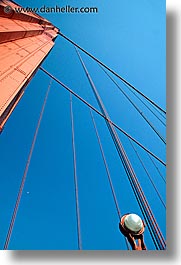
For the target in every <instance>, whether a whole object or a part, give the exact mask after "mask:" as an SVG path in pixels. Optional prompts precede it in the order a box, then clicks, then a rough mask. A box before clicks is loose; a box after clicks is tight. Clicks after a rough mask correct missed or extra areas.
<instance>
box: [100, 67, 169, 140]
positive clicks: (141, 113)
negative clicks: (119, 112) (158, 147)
mask: <svg viewBox="0 0 181 265" xmlns="http://www.w3.org/2000/svg"><path fill="white" fill-rule="evenodd" d="M101 69H102V70H103V71H104V73H105V74H106V75H107V76H108V77H109V79H110V80H111V81H112V82H113V83H114V84H115V85H116V86H117V87H118V88H119V90H120V91H121V93H122V94H123V95H124V96H125V97H126V98H127V99H128V101H129V102H130V103H131V104H132V105H133V107H134V108H135V109H136V110H137V111H138V113H139V114H140V115H141V116H142V117H143V119H144V120H145V121H146V122H147V124H148V125H149V126H150V127H151V129H152V130H153V131H154V132H155V133H156V134H157V135H158V137H159V138H160V139H161V140H162V142H164V144H166V140H165V139H164V137H163V136H162V135H161V134H160V133H159V132H158V130H157V129H156V128H155V127H154V125H153V124H152V123H151V122H150V121H149V120H148V118H147V117H146V116H145V114H144V113H143V111H141V110H140V109H139V108H138V106H137V105H136V104H135V103H134V102H133V101H132V100H131V98H130V97H129V96H128V95H127V94H126V93H125V92H124V90H123V89H122V88H121V87H120V86H119V85H118V83H117V82H116V81H115V80H114V79H113V78H112V77H111V76H110V75H109V74H108V73H107V72H106V71H105V70H104V69H103V68H102V67H101Z"/></svg>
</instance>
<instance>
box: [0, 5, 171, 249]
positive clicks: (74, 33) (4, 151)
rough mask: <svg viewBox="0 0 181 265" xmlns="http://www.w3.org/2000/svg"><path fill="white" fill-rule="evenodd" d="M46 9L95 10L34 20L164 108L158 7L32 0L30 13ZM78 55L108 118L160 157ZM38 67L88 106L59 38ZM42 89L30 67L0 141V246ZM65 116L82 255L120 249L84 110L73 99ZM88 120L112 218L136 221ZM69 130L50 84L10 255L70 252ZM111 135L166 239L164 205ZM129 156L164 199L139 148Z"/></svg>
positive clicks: (134, 116) (145, 129)
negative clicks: (13, 251) (24, 87)
mask: <svg viewBox="0 0 181 265" xmlns="http://www.w3.org/2000/svg"><path fill="white" fill-rule="evenodd" d="M18 3H19V4H20V5H23V6H24V7H26V6H29V7H30V6H31V7H35V1H25V0H23V1H21V0H19V1H18ZM56 4H57V5H60V6H64V5H67V4H68V5H72V6H78V7H81V6H96V7H98V9H99V13H98V14H55V13H52V14H42V15H43V16H44V17H46V18H47V19H48V20H50V21H51V22H52V23H54V24H55V25H56V26H57V27H59V28H60V30H61V31H62V32H63V33H64V34H65V35H67V36H68V37H70V38H72V39H73V40H74V41H75V42H77V43H78V44H80V45H81V46H82V47H84V48H85V49H87V50H88V51H89V52H91V53H92V54H94V55H95V56H97V57H98V58H99V59H100V60H102V61H103V62H104V63H106V64H107V65H109V66H110V67H111V68H112V69H114V70H115V71H116V72H117V73H119V74H120V75H121V76H123V77H124V78H125V79H127V80H128V81H129V82H130V83H132V84H133V85H134V86H136V87H137V88H139V89H140V90H141V91H142V92H143V93H145V94H146V95H147V96H149V97H150V98H151V99H153V100H154V101H155V102H157V103H158V104H159V105H160V106H161V107H163V108H164V109H165V108H166V58H165V54H166V43H165V34H166V32H165V28H166V24H165V19H166V12H165V1H162V0H153V1H149V0H137V1H134V0H129V1H128V0H113V1H106V0H97V1H93V0H91V1H90V0H89V1H88V0H82V1H77V0H74V1H73V0H72V1H71V0H69V1H68V0H66V1H65V0H62V1H55V0H53V1H49V0H46V1H45V0H44V1H40V0H39V1H36V5H37V7H41V6H42V5H46V6H51V7H53V6H54V5H56ZM82 57H83V59H84V60H85V63H86V65H87V67H88V69H89V71H90V74H91V76H92V78H93V80H94V82H95V84H96V86H97V88H98V91H99V93H100V95H101V97H102V99H103V101H104V104H105V106H106V108H107V110H108V112H109V115H110V117H111V119H112V120H113V121H115V122H116V123H117V124H119V125H120V127H121V128H123V129H124V130H126V131H127V132H128V133H129V134H131V135H132V136H133V137H135V138H136V139H138V140H139V141H140V142H142V143H143V144H144V145H145V146H146V147H148V148H149V149H150V150H152V151H153V152H154V153H155V154H157V155H158V156H159V157H161V158H162V159H163V160H165V159H166V158H165V157H166V153H165V147H164V144H163V143H162V142H161V141H160V140H159V139H158V137H157V136H155V134H154V133H153V131H151V130H150V128H149V126H148V125H147V124H146V123H145V121H144V120H143V119H142V118H141V117H140V116H139V114H138V113H136V112H135V110H134V109H133V107H132V106H131V105H130V104H129V103H128V102H127V100H126V99H125V98H124V97H123V96H122V94H121V93H120V92H119V91H118V89H117V88H116V87H115V86H114V85H113V84H112V83H111V82H110V81H109V79H108V78H107V77H106V76H105V75H104V74H103V73H102V72H101V70H100V69H99V67H98V66H97V65H96V63H95V62H93V61H92V60H91V59H90V58H88V57H87V56H86V55H84V54H82ZM43 67H44V68H45V69H47V70H48V71H50V72H51V73H52V74H53V75H55V76H56V77H58V78H59V79H60V80H62V81H63V82H64V83H65V84H67V85H68V86H69V87H70V88H71V89H73V90H74V91H75V92H77V93H79V94H80V95H81V96H82V97H84V98H85V99H86V100H88V101H89V102H90V103H91V104H93V105H94V106H96V107H98V106H97V103H96V101H95V98H94V96H93V93H92V91H91V88H90V86H89V83H88V81H87V79H86V77H85V74H84V72H83V70H82V67H81V65H80V63H79V61H78V58H77V56H76V54H75V50H74V48H73V47H72V46H71V45H70V44H68V43H67V42H66V41H65V40H63V39H61V37H58V38H57V39H56V42H55V46H54V48H53V50H52V51H51V53H50V54H49V56H48V57H47V59H46V61H45V62H44V63H43ZM117 81H118V80H117ZM118 82H119V81H118ZM48 83H49V77H47V76H46V75H45V74H44V73H42V72H41V71H38V73H37V74H36V76H35V77H34V78H33V80H32V81H31V83H30V84H29V85H28V87H27V90H26V93H25V95H24V97H23V99H22V100H21V102H20V103H19V105H18V106H17V108H16V110H15V111H14V112H13V114H12V116H11V117H10V119H9V120H8V122H7V124H6V127H5V129H4V131H3V133H2V135H1V136H0V149H1V152H0V169H1V170H0V171H1V173H0V174H1V175H0V183H1V185H0V247H1V248H3V243H4V241H5V237H6V233H7V230H8V224H9V222H10V219H11V214H12V210H13V207H14V204H15V199H16V196H17V192H18V189H19V185H20V182H21V178H22V175H23V171H24V168H25V164H26V161H27V156H28V153H29V148H30V145H31V142H32V138H33V134H34V130H35V127H36V124H37V120H38V116H39V113H40V109H41V106H42V103H43V99H44V95H45V93H46V89H47V86H48ZM120 84H121V83H120ZM123 88H125V87H124V86H123ZM125 91H127V90H126V88H125ZM129 94H130V93H129ZM130 95H131V94H130ZM132 98H133V99H134V100H135V102H136V103H137V104H138V105H139V106H140V107H141V106H142V105H141V104H140V103H139V101H138V100H136V99H135V97H132ZM73 110H74V118H75V144H76V151H77V175H78V185H79V200H80V215H81V232H82V245H83V249H91V250H104V249H105V250H109V249H110V250H119V249H123V250H124V249H126V246H125V241H124V238H123V236H122V235H121V234H120V232H119V229H118V223H119V219H118V217H117V213H116V209H115V205H114V201H113V198H112V194H111V190H110V186H109V183H108V180H107V176H106V172H105V168H104V165H103V161H102V158H101V154H100V150H99V146H98V143H97V138H96V136H95V132H94V129H93V125H92V122H91V119H90V114H89V110H88V108H87V107H86V106H84V105H83V104H82V103H81V102H79V101H78V100H77V99H75V98H73ZM142 110H143V111H144V112H145V114H148V117H149V118H150V120H151V121H152V122H153V123H154V124H155V126H156V127H157V128H158V129H159V130H160V131H161V132H162V134H163V135H164V136H165V130H164V127H163V126H162V125H160V123H159V122H158V121H157V120H156V119H155V118H154V117H153V116H152V115H150V114H149V113H148V112H147V110H145V108H144V107H142ZM94 117H95V120H96V123H97V126H98V130H99V133H100V136H101V140H102V143H103V147H104V150H105V154H106V158H107V162H108V165H109V169H110V172H111V176H112V181H113V184H114V186H115V190H116V194H117V198H118V202H119V206H120V209H121V212H122V213H123V214H124V213H127V212H134V213H137V214H139V215H140V216H142V214H141V212H140V209H139V207H138V205H137V203H136V200H135V197H134V195H133V193H132V189H131V187H130V184H129V183H128V181H127V177H126V174H125V172H124V170H123V167H122V165H121V163H120V159H119V157H118V155H117V152H116V150H115V147H114V145H113V143H112V139H111V137H110V135H109V133H108V130H107V127H106V126H105V122H104V121H103V120H102V118H101V117H98V116H97V115H96V114H95V115H94ZM70 125H71V124H70V108H69V93H68V92H67V91H65V90H64V89H63V88H62V87H60V86H59V85H57V84H56V83H55V82H53V84H52V88H51V91H50V94H49V98H48V102H47V105H46V109H45V113H44V116H43V120H42V123H41V127H40V130H39V134H38V138H37V142H36V145H35V149H34V153H33V157H32V160H31V165H30V168H29V172H28V175H27V181H26V184H25V188H24V192H23V196H22V201H21V204H20V208H19V212H18V215H17V219H16V223H15V226H14V231H13V235H12V238H11V243H10V249H62V250H64V249H77V231H76V215H75V194H74V182H73V162H72V146H71V126H70ZM118 134H119V136H120V139H121V140H122V142H123V145H124V147H125V150H126V151H127V153H128V156H129V159H130V161H131V162H132V165H133V168H134V169H135V172H136V173H137V177H138V179H139V181H140V183H141V185H142V187H143V190H144V192H145V194H146V196H147V199H148V201H149V203H150V206H151V208H152V210H153V212H154V214H155V217H156V219H157V222H158V224H159V226H160V228H161V230H162V232H163V234H164V235H166V220H165V217H166V213H165V209H164V208H163V206H162V204H161V203H160V201H159V199H158V197H157V195H156V193H155V191H154V189H153V187H152V186H151V184H150V181H149V180H148V178H147V176H146V174H145V172H144V171H143V169H142V168H141V166H140V164H139V161H138V160H137V158H136V156H135V154H134V152H133V150H132V149H131V146H130V144H129V142H128V140H127V139H126V138H125V137H124V136H123V135H122V134H121V133H119V132H118ZM137 150H138V151H139V152H140V154H141V156H142V158H143V160H144V162H145V164H146V165H147V167H148V170H149V172H150V173H151V175H152V178H153V180H154V182H155V183H156V185H157V188H158V190H159V192H160V194H161V196H162V197H163V198H164V200H165V198H166V187H165V184H164V182H163V180H162V179H161V178H160V176H159V175H158V173H157V171H156V170H155V168H154V167H153V166H152V164H151V163H150V160H149V159H148V156H147V155H146V154H145V152H143V151H142V150H141V149H140V148H137ZM156 163H157V162H156ZM157 166H158V167H159V169H160V171H161V172H162V174H163V175H165V174H166V172H165V168H164V167H163V166H161V165H160V164H159V163H157ZM145 242H146V245H147V247H148V248H149V249H154V244H153V242H152V240H151V237H150V235H149V232H148V229H146V231H145Z"/></svg>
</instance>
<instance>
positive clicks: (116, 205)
mask: <svg viewBox="0 0 181 265" xmlns="http://www.w3.org/2000/svg"><path fill="white" fill-rule="evenodd" d="M90 115H91V119H92V123H93V126H94V130H95V133H96V136H97V140H98V144H99V148H100V151H101V155H102V159H103V162H104V166H105V169H106V173H107V177H108V181H109V185H110V188H111V192H112V196H113V200H114V204H115V207H116V211H117V214H118V217H119V221H120V220H121V211H120V208H119V204H118V200H117V197H116V192H115V190H114V185H113V182H112V179H111V174H110V171H109V167H108V164H107V161H106V156H105V154H104V149H103V146H102V143H101V138H100V135H99V132H98V129H97V126H96V122H95V119H94V116H93V113H92V110H91V109H90ZM125 243H126V247H127V249H128V250H129V249H130V248H129V245H128V240H127V238H125Z"/></svg>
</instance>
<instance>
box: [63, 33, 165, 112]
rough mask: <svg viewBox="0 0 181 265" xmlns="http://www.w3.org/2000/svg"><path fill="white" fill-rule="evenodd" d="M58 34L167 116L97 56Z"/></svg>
mask: <svg viewBox="0 0 181 265" xmlns="http://www.w3.org/2000/svg"><path fill="white" fill-rule="evenodd" d="M58 34H59V35H60V36H61V37H63V38H64V39H66V40H67V41H68V42H70V43H71V44H73V45H74V46H75V47H77V48H78V49H79V50H81V51H83V52H84V53H85V54H87V55H88V56H89V57H91V58H92V59H93V60H94V61H96V62H97V63H99V64H100V65H102V66H103V67H104V68H106V69H107V70H108V71H109V72H111V73H112V74H114V75H115V76H116V77H118V78H119V79H120V80H122V81H123V82H124V83H125V84H127V85H128V86H129V87H130V88H131V89H133V90H134V91H136V92H137V93H138V94H140V95H141V96H142V97H144V98H145V99H146V100H147V101H149V102H150V103H151V104H152V105H154V106H155V107H156V108H158V109H159V110H160V111H161V112H163V113H165V114H166V111H165V110H163V109H162V108H161V107H160V106H158V105H157V104H156V103H155V102H154V101H153V100H151V99H149V98H148V97H147V96H146V95H144V94H143V93H142V92H141V91H139V90H138V89H137V88H136V87H134V86H133V85H132V84H130V83H129V82H128V81H126V80H125V79H124V78H122V77H121V76H120V75H118V74H117V73H116V72H115V71H113V70H112V69H111V68H110V67H108V66H107V65H105V64H104V63H102V62H101V61H100V60H98V59H97V58H96V57H95V56H93V55H92V54H90V53H89V52H87V51H86V50H85V49H83V48H82V47H80V46H79V45H78V44H77V43H75V42H74V41H72V40H71V39H70V38H68V37H67V36H65V35H64V34H63V33H62V32H60V31H59V32H58Z"/></svg>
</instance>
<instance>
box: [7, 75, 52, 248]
mask: <svg viewBox="0 0 181 265" xmlns="http://www.w3.org/2000/svg"><path fill="white" fill-rule="evenodd" d="M51 84H52V79H51V80H50V83H49V86H48V89H47V92H46V95H45V99H44V102H43V106H42V109H41V112H40V116H39V120H38V123H37V126H36V130H35V134H34V136H33V141H32V144H31V148H30V152H29V155H28V159H27V162H26V167H25V170H24V174H23V177H22V180H21V185H20V188H19V192H18V196H17V199H16V203H15V207H14V210H13V214H12V218H11V222H10V225H9V230H8V234H7V236H6V241H5V244H4V250H7V249H8V246H9V242H10V239H11V235H12V232H13V228H14V223H15V220H16V216H17V212H18V209H19V205H20V202H21V197H22V193H23V189H24V185H25V181H26V176H27V173H28V170H29V166H30V162H31V157H32V154H33V150H34V147H35V143H36V139H37V135H38V131H39V128H40V124H41V121H42V118H43V113H44V109H45V105H46V102H47V99H48V95H49V91H50V87H51Z"/></svg>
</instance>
